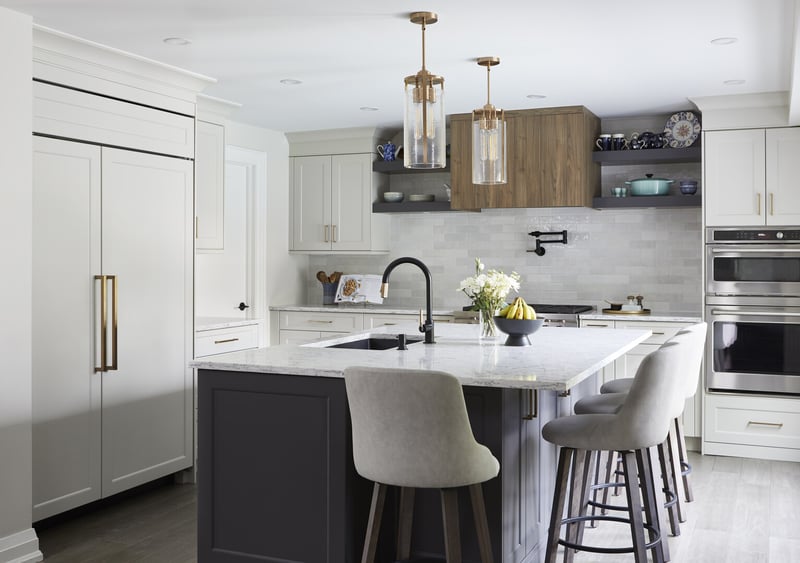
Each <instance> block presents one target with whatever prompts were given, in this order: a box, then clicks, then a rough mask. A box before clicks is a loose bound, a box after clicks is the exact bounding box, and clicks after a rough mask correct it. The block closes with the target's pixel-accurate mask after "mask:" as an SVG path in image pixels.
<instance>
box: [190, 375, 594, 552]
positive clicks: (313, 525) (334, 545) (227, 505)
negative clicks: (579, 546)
mask: <svg viewBox="0 0 800 563" xmlns="http://www.w3.org/2000/svg"><path fill="white" fill-rule="evenodd" d="M198 379H199V406H198V409H199V411H198V412H199V424H198V428H199V437H198V439H199V446H198V454H199V455H198V481H199V486H198V561H199V562H200V563H212V562H214V563H216V562H226V563H234V562H235V563H240V562H242V563H243V562H254V561H260V562H276V563H277V562H281V563H288V562H303V563H353V562H355V561H359V560H360V558H361V548H362V545H363V541H364V532H365V529H366V521H367V515H368V511H369V504H370V495H371V492H372V483H370V482H369V481H366V480H364V479H362V478H361V477H359V476H358V475H357V473H356V472H355V469H354V467H353V459H352V445H351V436H350V417H349V411H348V407H347V397H346V394H345V387H344V380H343V379H341V378H336V377H317V376H298V375H281V374H265V373H252V372H242V371H221V370H211V369H200V370H199V377H198ZM595 389H596V381H595V377H589V378H587V379H586V380H584V381H583V382H582V383H581V384H579V385H578V386H576V387H573V388H572V389H571V393H570V396H568V397H562V396H560V395H559V393H558V392H556V391H545V390H539V391H530V390H526V389H506V388H497V387H478V386H465V387H464V395H465V399H466V404H467V409H468V412H469V417H470V422H471V424H472V429H473V432H474V434H475V438H476V439H477V440H478V442H480V443H482V444H484V445H486V446H487V447H488V448H489V449H490V450H491V451H492V453H493V454H494V455H495V457H497V459H498V460H500V475H499V476H498V477H497V478H495V479H492V480H491V481H488V482H487V483H485V484H484V496H485V501H486V511H487V516H488V519H489V526H490V535H491V540H492V549H493V551H494V558H495V561H496V562H498V563H500V562H502V563H519V562H526V563H527V562H538V561H540V560H541V557H543V554H544V538H545V536H546V533H547V523H548V519H549V516H550V505H551V502H552V488H553V479H554V477H553V476H554V471H555V466H556V451H555V447H554V446H552V445H551V444H549V443H547V442H544V441H543V440H542V439H541V433H540V430H541V427H542V426H543V425H544V424H545V423H546V422H547V421H548V420H551V419H552V418H554V417H556V416H559V414H560V413H565V414H566V413H568V412H569V411H570V409H571V403H572V402H573V401H574V400H577V399H578V398H579V397H580V396H581V395H583V394H585V393H588V392H594V391H595ZM537 394H538V401H534V398H535V396H537ZM535 403H538V404H535ZM531 414H533V415H535V416H530V415H531ZM387 503H388V504H389V505H390V507H391V506H395V507H396V503H397V498H395V497H393V496H390V497H389V498H387ZM459 505H460V506H459V508H460V511H461V530H462V543H463V546H464V561H465V562H478V561H480V557H479V554H478V547H477V542H476V540H475V532H474V523H473V520H472V513H471V508H470V506H471V505H470V501H469V497H468V494H466V491H465V494H464V495H463V496H462V497H460V498H459ZM391 514H393V511H392V509H391V508H387V510H386V513H385V516H384V528H383V529H382V531H381V539H380V548H379V556H378V561H379V562H381V563H384V562H386V563H388V562H392V561H394V558H393V554H394V541H395V538H394V533H393V530H394V529H395V526H394V525H395V522H394V521H393V517H392V516H391ZM412 545H413V554H414V555H415V556H416V557H425V556H439V557H442V558H443V554H444V544H443V540H442V525H441V510H440V500H439V494H438V491H437V490H424V491H423V490H420V491H418V493H417V502H416V507H415V514H414V536H413V540H412Z"/></svg>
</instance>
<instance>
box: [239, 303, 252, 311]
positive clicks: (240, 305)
mask: <svg viewBox="0 0 800 563" xmlns="http://www.w3.org/2000/svg"><path fill="white" fill-rule="evenodd" d="M238 308H239V310H240V311H244V310H245V309H249V308H250V305H245V303H244V301H242V302H241V303H239V307H238Z"/></svg>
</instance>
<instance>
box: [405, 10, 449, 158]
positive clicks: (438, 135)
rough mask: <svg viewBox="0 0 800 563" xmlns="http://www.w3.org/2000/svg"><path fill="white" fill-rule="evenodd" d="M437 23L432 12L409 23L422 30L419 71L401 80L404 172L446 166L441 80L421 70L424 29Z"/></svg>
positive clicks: (413, 14)
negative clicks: (403, 95)
mask: <svg viewBox="0 0 800 563" xmlns="http://www.w3.org/2000/svg"><path fill="white" fill-rule="evenodd" d="M438 19H439V17H438V16H437V15H436V14H434V13H433V12H413V13H412V14H411V23H415V24H419V25H421V26H422V70H420V71H419V72H418V73H417V74H414V75H412V76H406V78H405V85H406V86H405V89H406V103H405V120H404V122H403V136H404V145H405V146H404V148H403V153H404V155H405V156H404V160H403V165H404V166H405V167H406V168H444V167H445V165H446V154H445V152H446V140H445V132H444V131H445V117H444V78H442V77H441V76H436V75H434V74H431V73H430V72H428V70H427V69H426V68H425V26H426V25H427V24H434V23H436V22H437V21H438Z"/></svg>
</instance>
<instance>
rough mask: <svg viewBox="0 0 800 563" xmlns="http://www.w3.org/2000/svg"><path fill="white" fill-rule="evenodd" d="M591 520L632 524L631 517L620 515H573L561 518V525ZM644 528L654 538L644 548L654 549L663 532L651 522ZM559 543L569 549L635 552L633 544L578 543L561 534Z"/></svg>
mask: <svg viewBox="0 0 800 563" xmlns="http://www.w3.org/2000/svg"><path fill="white" fill-rule="evenodd" d="M589 520H604V521H606V522H618V523H621V524H627V525H629V526H630V523H631V521H630V519H629V518H619V517H618V516H606V515H602V514H601V515H600V516H597V515H595V516H589V515H587V516H573V517H571V518H563V519H562V520H561V526H564V525H567V524H577V523H578V522H588V521H589ZM644 529H645V530H646V531H647V532H648V533H649V534H650V536H651V537H652V538H653V539H652V540H651V541H649V542H647V543H645V545H644V548H645V550H649V549H653V548H654V547H655V546H657V545H658V544H659V543H660V542H661V534H660V533H659V532H658V529H656V528H655V527H654V526H652V525H650V524H644ZM558 543H559V545H563V546H564V547H565V548H568V549H575V550H577V551H588V552H590V553H633V546H630V547H627V546H626V547H598V546H593V545H584V544H577V543H573V542H569V541H567V540H565V539H562V538H561V537H560V536H559V538H558Z"/></svg>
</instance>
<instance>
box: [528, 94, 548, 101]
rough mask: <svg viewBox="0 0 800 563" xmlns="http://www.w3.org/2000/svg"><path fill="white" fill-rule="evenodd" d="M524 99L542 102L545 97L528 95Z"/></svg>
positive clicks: (542, 95)
mask: <svg viewBox="0 0 800 563" xmlns="http://www.w3.org/2000/svg"><path fill="white" fill-rule="evenodd" d="M525 97H526V98H530V99H531V100H543V99H544V98H546V97H547V96H545V95H544V94H528V95H527V96H525Z"/></svg>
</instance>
